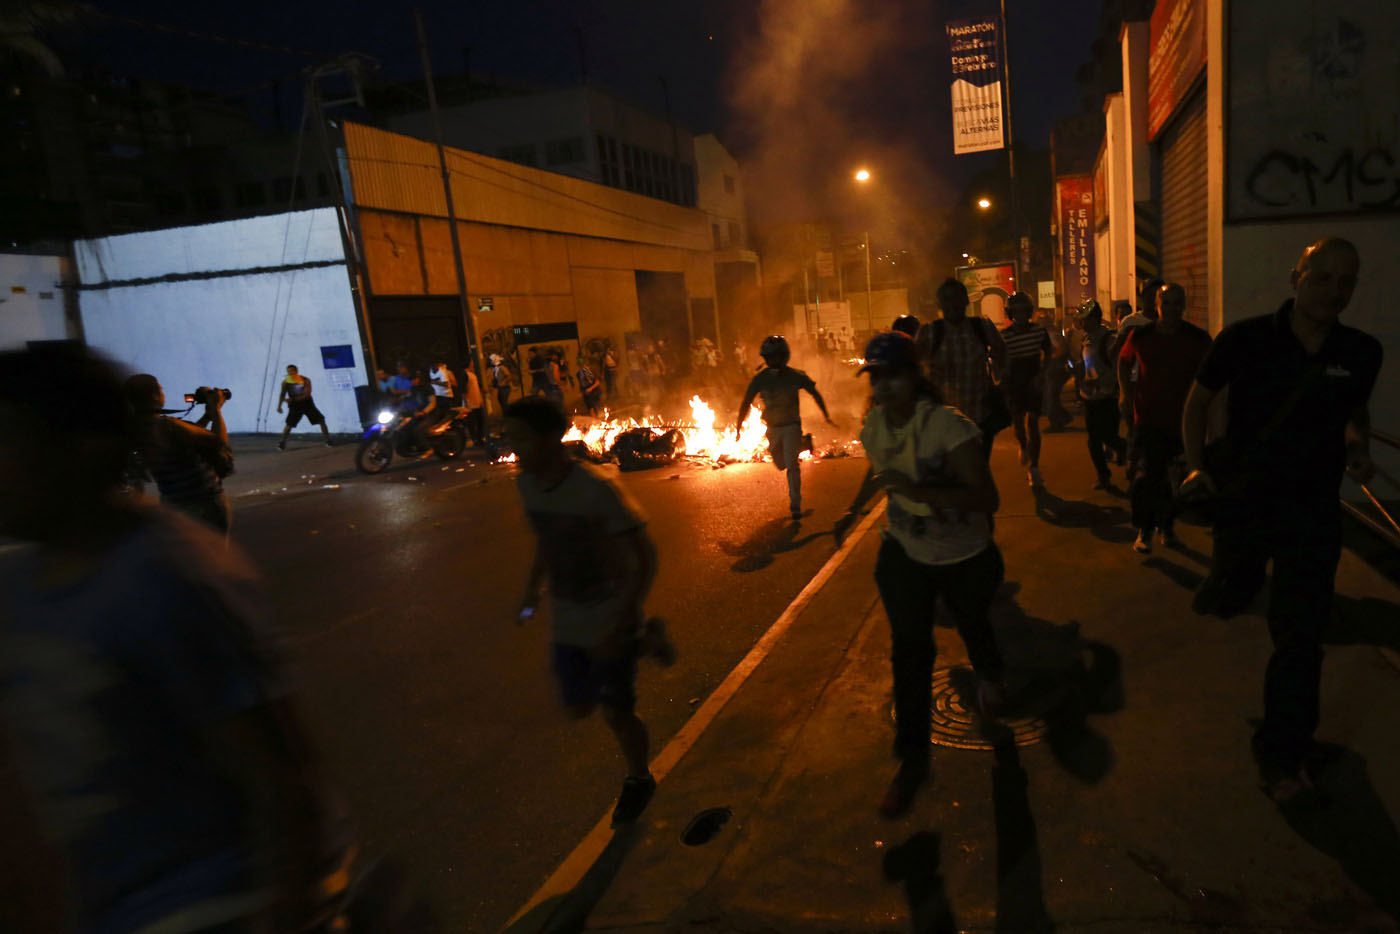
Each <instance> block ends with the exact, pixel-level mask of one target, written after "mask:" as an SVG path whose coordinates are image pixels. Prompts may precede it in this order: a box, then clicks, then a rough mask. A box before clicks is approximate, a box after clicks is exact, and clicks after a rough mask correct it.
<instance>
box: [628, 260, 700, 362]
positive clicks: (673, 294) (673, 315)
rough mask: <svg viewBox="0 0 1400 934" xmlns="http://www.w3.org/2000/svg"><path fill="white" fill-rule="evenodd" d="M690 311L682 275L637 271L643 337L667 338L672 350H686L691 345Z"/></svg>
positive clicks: (638, 303) (653, 338)
mask: <svg viewBox="0 0 1400 934" xmlns="http://www.w3.org/2000/svg"><path fill="white" fill-rule="evenodd" d="M688 311H689V308H688V307H687V303H686V295H685V275H684V274H683V273H679V272H652V271H651V270H648V269H638V270H637V312H638V314H639V316H640V318H641V324H642V333H643V334H645V335H646V336H647V337H650V338H651V339H652V340H657V339H659V338H662V337H664V338H666V340H667V342H668V343H669V344H670V345H671V347H672V348H681V349H682V350H684V348H687V347H689V346H690V322H689V321H688V320H687V319H688V318H689V314H688Z"/></svg>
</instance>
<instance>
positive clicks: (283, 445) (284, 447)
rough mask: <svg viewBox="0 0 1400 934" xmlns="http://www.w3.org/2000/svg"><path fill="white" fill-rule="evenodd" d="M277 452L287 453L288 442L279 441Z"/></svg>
mask: <svg viewBox="0 0 1400 934" xmlns="http://www.w3.org/2000/svg"><path fill="white" fill-rule="evenodd" d="M277 450H279V451H285V450H287V442H285V441H278V442H277Z"/></svg>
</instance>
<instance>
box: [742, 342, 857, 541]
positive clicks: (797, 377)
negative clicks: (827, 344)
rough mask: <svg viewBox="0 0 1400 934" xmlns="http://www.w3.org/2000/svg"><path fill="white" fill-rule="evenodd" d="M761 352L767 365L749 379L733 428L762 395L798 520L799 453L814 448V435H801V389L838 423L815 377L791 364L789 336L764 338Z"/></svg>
mask: <svg viewBox="0 0 1400 934" xmlns="http://www.w3.org/2000/svg"><path fill="white" fill-rule="evenodd" d="M758 355H759V356H760V357H762V358H763V362H764V364H765V366H764V368H763V369H761V370H759V371H758V373H757V374H755V375H754V378H753V379H752V380H750V381H749V388H748V389H747V390H745V392H744V401H743V402H741V403H740V404H739V421H738V422H737V423H736V425H735V429H734V430H735V431H736V432H737V431H739V430H740V429H741V428H742V427H743V424H744V419H746V418H748V417H749V407H750V406H752V405H753V400H754V397H755V396H758V397H760V398H761V399H762V400H763V423H764V424H765V425H767V426H768V450H769V452H770V453H771V454H772V455H773V466H775V467H777V468H778V469H779V470H786V471H787V484H788V506H789V508H790V509H791V511H792V518H793V521H794V522H795V521H797V520H798V519H801V518H802V467H801V464H802V462H801V460H800V459H799V457H798V455H800V454H801V453H802V452H803V451H810V450H811V449H812V439H811V437H810V436H804V435H803V434H802V414H801V406H800V400H799V397H798V394H797V393H798V391H799V390H804V389H805V390H806V391H807V392H809V393H811V396H812V398H813V399H814V400H816V403H817V408H819V409H821V410H822V416H823V417H824V418H825V419H826V423H827V424H828V425H835V424H836V423H835V422H833V421H832V420H831V414H830V413H829V412H827V410H826V402H825V400H823V399H822V394H821V393H820V392H818V391H817V384H816V383H814V382H812V377H810V376H808V375H807V374H806V373H804V372H802V371H801V370H798V369H795V368H793V367H790V366H788V361H789V360H791V359H792V348H790V347H789V346H788V342H787V338H785V337H783V336H782V335H781V334H772V335H769V336H768V337H765V338H764V339H763V344H762V345H761V346H760V347H759V348H758Z"/></svg>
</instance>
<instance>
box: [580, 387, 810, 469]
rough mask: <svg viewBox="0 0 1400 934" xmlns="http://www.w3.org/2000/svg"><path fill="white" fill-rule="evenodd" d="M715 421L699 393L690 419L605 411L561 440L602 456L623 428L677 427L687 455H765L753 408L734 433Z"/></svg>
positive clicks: (719, 458) (725, 459)
mask: <svg viewBox="0 0 1400 934" xmlns="http://www.w3.org/2000/svg"><path fill="white" fill-rule="evenodd" d="M715 421H716V416H715V410H714V409H712V408H710V406H709V404H707V403H706V402H705V400H703V399H701V398H700V397H699V396H692V397H691V399H690V421H689V422H680V423H675V422H666V421H663V420H662V419H659V418H646V419H642V420H641V421H638V420H636V419H631V418H629V419H626V420H618V419H613V418H610V417H608V413H607V412H606V411H605V412H604V413H603V417H602V418H601V419H598V420H596V421H593V422H591V423H589V424H586V425H584V426H583V427H580V426H579V425H578V424H575V425H572V426H570V428H569V432H568V434H566V435H564V441H565V442H566V443H567V442H570V441H580V442H582V443H583V444H584V445H586V446H587V448H588V450H589V452H590V453H592V454H593V455H595V456H597V457H600V458H601V457H605V456H607V454H608V452H609V451H611V450H612V447H613V444H614V443H615V442H616V441H617V439H618V437H619V436H620V435H622V434H623V433H624V432H627V431H632V430H633V429H637V428H646V429H650V430H651V431H652V433H653V434H654V435H657V436H659V435H662V434H664V433H665V432H667V431H669V430H671V429H679V430H680V431H681V433H682V434H684V436H685V456H686V457H694V458H700V459H705V460H712V461H716V462H719V463H734V462H740V461H761V460H764V459H766V458H767V457H768V436H767V434H766V431H765V429H764V427H763V419H762V417H761V416H760V415H759V413H758V411H757V410H756V409H755V410H751V411H750V412H749V417H748V418H747V419H746V420H745V421H744V424H743V425H742V426H741V427H740V429H739V432H738V434H737V435H736V434H735V432H734V427H733V426H732V425H730V426H725V427H716V425H715ZM802 457H803V458H804V459H806V458H810V457H811V454H810V453H808V452H805V451H804V452H803V453H802Z"/></svg>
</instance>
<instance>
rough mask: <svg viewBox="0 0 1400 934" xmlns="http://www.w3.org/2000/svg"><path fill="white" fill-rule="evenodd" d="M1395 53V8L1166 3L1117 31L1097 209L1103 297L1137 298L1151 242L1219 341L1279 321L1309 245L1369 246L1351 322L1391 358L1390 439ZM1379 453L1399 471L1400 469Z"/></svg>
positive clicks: (1397, 184)
mask: <svg viewBox="0 0 1400 934" xmlns="http://www.w3.org/2000/svg"><path fill="white" fill-rule="evenodd" d="M1260 24H1267V28H1260ZM1397 37H1400V5H1397V4H1382V3H1359V2H1333V3H1322V2H1320V0H1317V2H1313V0H1310V2H1306V3H1295V4H1278V3H1271V2H1269V0H1231V2H1228V3H1227V2H1225V0H1159V2H1158V3H1157V5H1156V8H1155V9H1154V10H1153V12H1152V14H1151V19H1150V20H1149V21H1145V22H1128V23H1124V24H1123V25H1122V28H1121V30H1120V32H1119V43H1120V46H1121V58H1122V69H1123V81H1122V88H1123V90H1122V93H1121V95H1119V94H1111V95H1109V97H1108V99H1107V100H1106V102H1105V105H1104V110H1105V114H1106V116H1107V118H1108V119H1107V128H1106V132H1105V137H1104V143H1103V148H1102V150H1101V156H1100V160H1099V163H1098V165H1097V167H1096V178H1097V177H1098V176H1100V175H1101V176H1102V179H1103V181H1102V182H1101V183H1099V184H1096V188H1097V189H1098V190H1097V191H1096V192H1095V202H1096V211H1097V212H1099V214H1100V225H1101V226H1100V230H1099V237H1098V242H1099V243H1100V250H1099V255H1098V256H1097V263H1098V269H1099V273H1098V285H1099V292H1100V295H1101V296H1106V297H1110V298H1114V299H1117V298H1128V299H1131V298H1133V297H1134V296H1135V295H1136V291H1137V287H1138V283H1139V280H1140V279H1141V278H1142V276H1143V272H1145V270H1143V269H1142V268H1141V266H1142V263H1141V258H1140V257H1139V256H1138V255H1137V254H1138V252H1139V246H1140V245H1141V244H1143V243H1144V241H1146V246H1147V247H1149V248H1157V249H1158V250H1159V255H1160V265H1161V274H1162V276H1163V277H1164V278H1165V279H1167V280H1169V281H1173V282H1179V283H1181V284H1182V285H1183V286H1185V288H1186V291H1187V296H1188V314H1189V316H1190V318H1191V319H1192V320H1193V321H1195V322H1197V323H1198V324H1201V325H1204V326H1207V327H1208V328H1209V330H1210V331H1211V332H1212V333H1215V332H1218V331H1219V330H1220V329H1221V328H1222V327H1224V326H1225V325H1227V324H1230V323H1231V322H1233V321H1237V320H1239V319H1241V318H1245V317H1249V316H1252V315H1259V314H1265V313H1267V312H1271V311H1273V310H1274V309H1276V308H1277V307H1278V305H1279V303H1280V302H1282V301H1283V299H1285V298H1287V297H1288V295H1289V294H1290V288H1289V283H1288V273H1289V270H1290V269H1291V268H1292V265H1293V263H1294V261H1295V260H1296V259H1297V257H1298V254H1299V252H1300V251H1301V249H1302V247H1303V246H1304V245H1306V244H1307V243H1309V242H1311V241H1313V240H1315V239H1317V238H1318V237H1322V236H1341V237H1345V238H1347V239H1349V240H1351V241H1352V242H1354V243H1355V244H1356V245H1357V247H1358V248H1359V249H1360V252H1361V260H1362V267H1361V279H1360V284H1359V285H1358V287H1357V289H1356V292H1355V295H1354V296H1353V298H1352V301H1351V305H1350V307H1349V308H1348V309H1347V311H1346V313H1345V315H1344V317H1343V320H1344V321H1345V322H1346V323H1348V324H1351V325H1354V326H1356V327H1359V328H1361V329H1363V330H1365V331H1367V332H1369V333H1371V334H1374V335H1375V336H1376V337H1378V338H1379V339H1380V340H1381V341H1382V343H1383V344H1384V345H1385V348H1386V354H1387V362H1386V364H1385V366H1384V368H1383V370H1382V372H1381V375H1380V381H1379V383H1378V385H1377V386H1376V390H1375V393H1374V396H1373V406H1372V408H1373V411H1372V419H1373V421H1374V423H1375V425H1376V427H1377V428H1379V429H1382V430H1385V431H1388V432H1390V433H1392V434H1395V433H1400V364H1397V359H1400V320H1397V319H1396V317H1395V316H1394V315H1393V314H1391V313H1390V305H1391V304H1392V300H1391V298H1390V296H1389V294H1388V293H1389V291H1390V285H1391V283H1390V281H1389V280H1390V275H1389V273H1390V270H1389V265H1390V263H1391V260H1392V258H1393V257H1394V256H1396V255H1397V253H1400V213H1397V212H1400V142H1397V137H1396V133H1395V127H1396V126H1397V124H1400V97H1397V95H1396V94H1395V93H1394V90H1395V88H1396V76H1397V75H1400V42H1397V41H1396V40H1397ZM1101 199H1102V200H1101ZM1157 215H1159V216H1160V233H1159V235H1158V236H1157V237H1156V240H1155V242H1153V241H1152V230H1153V226H1154V224H1155V223H1156V221H1157ZM1105 267H1107V268H1105ZM1378 453H1380V454H1381V455H1382V456H1384V457H1386V458H1389V459H1390V463H1391V464H1392V465H1394V464H1395V456H1394V455H1395V452H1393V451H1389V450H1382V451H1380V452H1378ZM1392 472H1394V471H1392Z"/></svg>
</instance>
